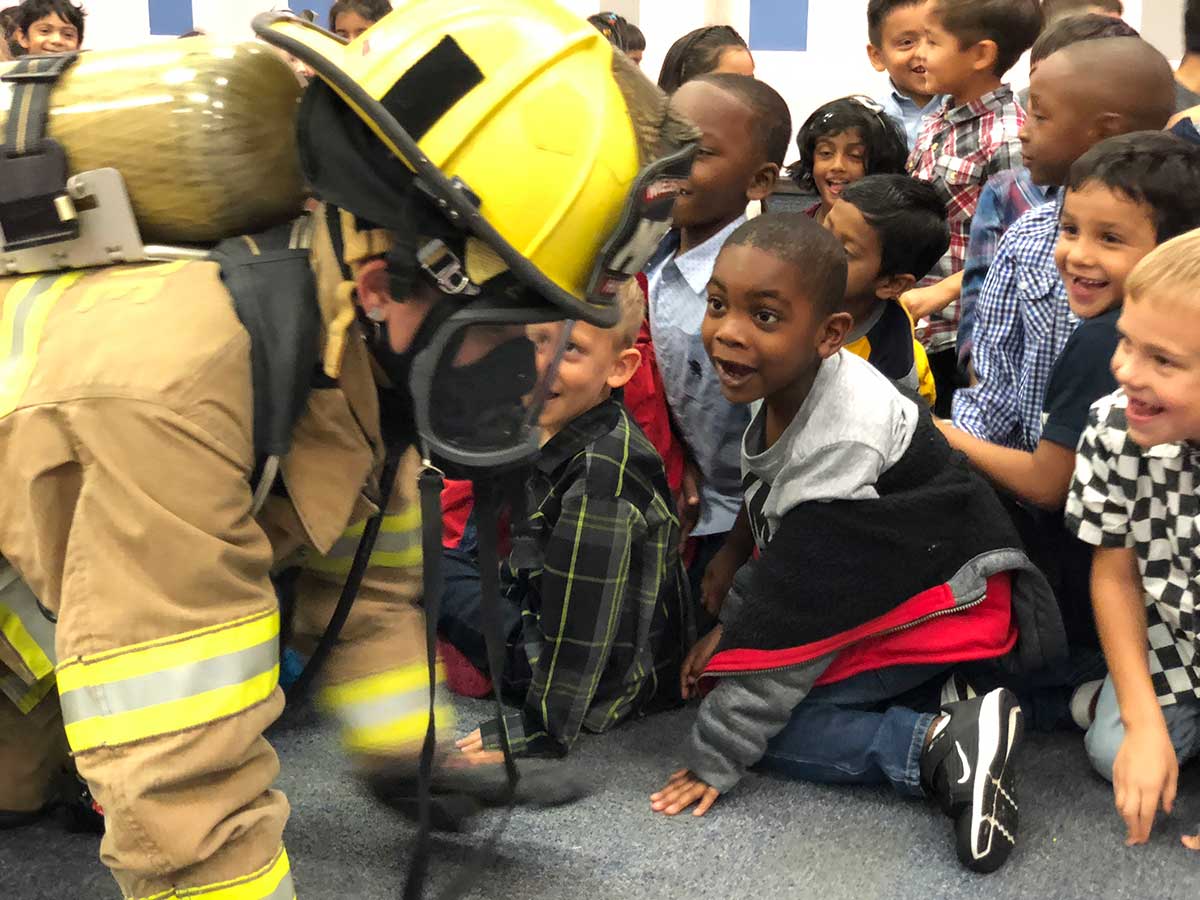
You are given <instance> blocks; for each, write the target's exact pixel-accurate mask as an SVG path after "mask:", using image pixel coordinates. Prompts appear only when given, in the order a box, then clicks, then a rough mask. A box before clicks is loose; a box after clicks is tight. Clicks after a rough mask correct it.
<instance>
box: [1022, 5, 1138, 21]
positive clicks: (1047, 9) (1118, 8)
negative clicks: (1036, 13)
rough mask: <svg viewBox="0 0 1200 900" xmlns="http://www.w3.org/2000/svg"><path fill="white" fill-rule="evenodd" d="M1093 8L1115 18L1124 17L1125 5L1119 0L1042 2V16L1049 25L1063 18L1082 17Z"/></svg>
mask: <svg viewBox="0 0 1200 900" xmlns="http://www.w3.org/2000/svg"><path fill="white" fill-rule="evenodd" d="M1093 6H1098V7H1100V8H1101V9H1103V10H1105V11H1107V12H1110V13H1112V14H1113V15H1116V16H1123V15H1125V4H1124V3H1122V2H1121V0H1042V15H1043V16H1045V18H1046V24H1047V25H1050V24H1052V23H1053V22H1056V21H1057V20H1059V19H1061V18H1063V17H1064V16H1080V15H1083V14H1084V13H1085V12H1087V11H1088V9H1089V8H1090V7H1093ZM1109 18H1111V16H1110V17H1109Z"/></svg>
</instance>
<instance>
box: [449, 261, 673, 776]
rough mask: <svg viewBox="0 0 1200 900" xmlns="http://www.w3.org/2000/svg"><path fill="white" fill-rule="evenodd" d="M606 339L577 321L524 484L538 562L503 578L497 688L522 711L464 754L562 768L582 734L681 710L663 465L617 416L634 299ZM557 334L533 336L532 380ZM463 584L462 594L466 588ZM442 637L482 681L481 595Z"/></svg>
mask: <svg viewBox="0 0 1200 900" xmlns="http://www.w3.org/2000/svg"><path fill="white" fill-rule="evenodd" d="M621 305H622V317H621V321H620V322H619V323H618V325H617V326H616V327H615V328H613V329H611V330H604V329H599V328H595V327H593V326H591V325H587V324H584V323H582V322H577V323H576V324H575V326H574V328H573V329H572V331H571V334H570V337H569V342H568V343H567V345H566V348H565V351H564V353H563V358H562V362H561V363H560V365H559V369H558V375H557V378H556V380H555V383H554V384H553V386H552V388H551V391H552V392H551V394H550V397H549V399H548V400H547V402H546V404H545V407H544V409H543V412H542V418H541V423H540V424H541V427H542V437H543V441H544V443H543V445H542V453H541V457H540V459H539V460H538V462H537V465H536V467H535V470H534V472H533V473H532V475H531V476H530V478H529V482H528V491H527V495H528V500H529V506H528V508H529V509H530V510H531V515H530V518H529V524H530V527H531V529H532V531H533V535H534V537H535V538H536V543H537V547H538V551H539V553H540V557H541V558H540V560H539V561H538V562H537V563H536V564H533V565H528V564H525V567H524V568H521V569H519V570H516V571H511V572H508V573H506V574H507V575H508V576H509V577H508V590H507V591H506V596H505V597H502V598H501V601H502V604H503V606H504V607H505V611H504V617H505V619H506V632H507V633H506V639H507V651H508V652H507V659H506V661H505V663H506V664H505V671H504V673H503V677H502V682H503V684H504V688H505V691H506V693H508V694H509V695H510V696H511V697H512V698H513V699H516V700H518V701H520V702H521V704H522V705H521V709H520V711H519V712H514V713H510V714H508V715H506V717H505V721H504V723H501V722H499V721H497V720H491V721H488V722H484V723H483V724H482V725H481V726H480V728H479V729H477V730H476V731H475V732H474V733H472V734H471V735H469V736H467V737H466V738H464V739H462V740H461V741H459V742H458V746H459V748H460V749H461V750H462V751H464V752H465V753H467V754H469V755H479V754H485V753H490V752H494V751H496V750H497V749H498V748H499V746H500V729H501V727H504V728H506V729H507V731H508V737H509V742H510V744H511V746H512V749H513V751H514V752H516V753H523V754H527V755H539V756H562V755H565V754H566V753H567V751H568V750H569V749H570V747H571V745H572V743H574V741H575V738H576V737H578V735H579V732H580V731H581V730H585V731H591V732H602V731H606V730H608V729H609V728H611V727H612V726H613V725H616V724H617V723H618V722H621V721H622V720H624V719H626V718H629V717H630V716H634V715H639V714H643V713H645V712H647V711H649V710H651V709H653V708H659V707H662V706H667V705H673V704H674V703H677V702H679V699H680V697H679V690H680V688H679V669H680V665H681V663H682V661H683V655H684V653H685V652H686V650H687V646H686V645H687V642H688V639H689V638H690V637H691V634H692V631H693V627H694V626H693V625H692V620H691V615H690V606H689V604H688V591H687V586H686V581H685V578H684V571H683V566H682V564H681V563H680V561H679V520H678V518H677V516H676V513H675V506H674V503H673V501H672V499H671V492H670V489H669V488H668V487H667V479H666V474H665V473H664V471H663V465H662V460H661V459H660V458H659V455H658V452H657V451H656V450H655V449H654V446H653V444H651V443H650V440H649V439H648V438H647V437H646V436H645V435H644V434H643V433H642V431H641V429H640V428H638V426H637V424H636V423H635V422H634V420H633V417H632V416H631V415H630V413H629V411H628V410H627V409H626V408H625V406H624V405H623V404H622V403H621V400H620V394H619V391H620V389H621V388H622V387H624V386H625V384H626V383H627V382H628V381H629V379H630V378H632V377H633V374H634V372H636V371H637V368H638V365H639V363H640V362H641V354H640V353H639V352H638V351H637V350H636V349H634V341H635V339H636V338H637V334H638V330H639V328H640V327H641V323H642V318H643V315H644V309H645V307H644V302H643V300H642V294H641V289H640V288H638V287H637V285H636V283H634V282H632V281H631V282H630V284H629V285H627V286H626V289H625V290H623V292H622V294H621ZM564 327H565V326H564V324H563V323H561V322H554V323H549V324H543V325H532V326H529V334H530V338H531V340H532V341H533V343H534V346H535V347H536V348H537V359H538V368H539V370H541V369H544V367H545V366H546V365H547V364H548V363H549V362H550V360H551V359H552V358H553V356H554V354H555V353H556V352H557V350H558V348H559V345H560V343H561V336H562V329H563V328H564ZM461 583H462V582H461V579H460V580H459V584H460V585H461ZM438 624H439V627H440V628H441V630H442V632H443V634H444V635H445V636H446V637H447V638H448V639H449V640H450V641H451V643H453V644H454V645H455V646H456V647H458V649H459V650H461V651H462V652H463V653H464V654H465V655H466V656H467V658H468V659H470V660H471V661H472V662H473V663H474V664H475V665H476V666H477V667H479V668H480V669H486V667H487V660H486V656H485V655H484V650H483V640H482V636H481V635H480V634H479V628H480V625H479V594H478V590H477V589H476V591H475V592H474V595H473V596H469V595H468V594H464V593H463V592H461V591H460V592H459V593H458V595H457V596H455V597H449V596H447V597H446V598H444V599H443V614H442V615H441V616H440V617H439V623H438Z"/></svg>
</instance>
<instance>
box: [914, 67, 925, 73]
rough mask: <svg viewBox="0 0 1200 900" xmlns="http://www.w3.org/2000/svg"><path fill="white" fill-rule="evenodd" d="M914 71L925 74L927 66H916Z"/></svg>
mask: <svg viewBox="0 0 1200 900" xmlns="http://www.w3.org/2000/svg"><path fill="white" fill-rule="evenodd" d="M912 73H913V74H914V75H924V74H925V67H924V66H915V67H913V69H912Z"/></svg>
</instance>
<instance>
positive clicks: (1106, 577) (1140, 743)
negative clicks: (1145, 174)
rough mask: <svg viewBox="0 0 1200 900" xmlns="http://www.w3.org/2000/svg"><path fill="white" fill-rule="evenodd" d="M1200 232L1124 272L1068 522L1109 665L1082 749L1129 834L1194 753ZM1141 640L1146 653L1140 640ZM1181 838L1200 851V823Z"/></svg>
mask: <svg viewBox="0 0 1200 900" xmlns="http://www.w3.org/2000/svg"><path fill="white" fill-rule="evenodd" d="M1197 296H1200V231H1191V232H1188V233H1187V234H1185V235H1183V236H1182V237H1179V238H1176V239H1174V240H1172V241H1168V242H1167V243H1165V244H1163V245H1162V246H1160V247H1159V248H1158V249H1157V250H1155V251H1154V252H1153V253H1151V254H1150V255H1149V256H1147V257H1146V258H1145V259H1144V260H1143V261H1142V262H1141V263H1140V264H1139V265H1138V267H1137V268H1136V269H1134V271H1133V273H1132V274H1131V275H1130V277H1129V279H1128V280H1127V281H1126V298H1125V305H1124V307H1123V309H1122V312H1121V318H1120V320H1119V322H1118V330H1119V331H1120V333H1121V340H1120V344H1119V345H1118V347H1117V352H1116V355H1115V356H1114V357H1113V374H1114V375H1116V378H1117V383H1118V384H1119V385H1120V388H1119V389H1118V390H1117V391H1116V392H1115V393H1113V394H1111V395H1110V396H1108V397H1105V398H1104V399H1102V400H1100V401H1099V402H1098V403H1096V405H1095V406H1093V407H1092V411H1091V417H1090V421H1089V424H1088V427H1087V430H1086V431H1085V432H1084V434H1083V438H1082V439H1081V441H1080V446H1079V455H1078V458H1077V460H1076V467H1075V476H1074V479H1073V480H1072V483H1071V491H1070V496H1069V497H1068V501H1067V525H1068V528H1070V529H1071V530H1072V531H1074V532H1075V533H1076V534H1078V535H1079V537H1080V538H1081V539H1082V540H1083V541H1085V542H1087V543H1089V544H1093V545H1095V547H1096V551H1095V557H1094V559H1093V563H1092V599H1093V605H1094V607H1095V612H1096V624H1097V626H1098V628H1099V631H1100V639H1101V643H1102V645H1103V647H1104V655H1105V658H1106V660H1107V662H1108V668H1109V675H1108V678H1106V679H1105V681H1104V682H1103V686H1102V687H1101V688H1100V690H1099V692H1098V695H1097V696H1095V698H1094V699H1093V700H1092V701H1091V707H1092V710H1091V715H1092V717H1093V720H1092V723H1091V726H1090V728H1089V730H1088V734H1087V742H1086V743H1087V750H1088V756H1089V757H1091V760H1092V764H1093V765H1094V766H1095V767H1096V769H1097V771H1099V772H1100V774H1102V775H1104V776H1105V777H1106V778H1111V779H1112V782H1113V788H1114V792H1115V796H1116V805H1117V809H1118V811H1119V812H1120V814H1121V816H1122V818H1123V819H1124V820H1125V824H1126V826H1127V828H1128V839H1127V841H1126V843H1128V844H1141V843H1144V842H1145V841H1146V840H1147V839H1148V838H1149V836H1150V830H1151V827H1152V826H1153V824H1154V816H1155V813H1156V812H1157V811H1158V809H1159V808H1160V807H1161V808H1162V809H1163V810H1164V811H1166V812H1170V811H1171V808H1172V806H1173V805H1174V802H1175V790H1176V785H1177V782H1178V776H1179V765H1180V763H1181V762H1184V761H1186V760H1188V759H1190V758H1192V757H1194V756H1196V755H1197V753H1200V656H1198V655H1197V649H1198V646H1200V634H1198V631H1200V613H1198V606H1200V300H1197ZM1147 651H1148V652H1147ZM1183 840H1184V844H1185V845H1186V846H1188V847H1190V848H1191V849H1193V850H1200V836H1196V837H1185V838H1184V839H1183Z"/></svg>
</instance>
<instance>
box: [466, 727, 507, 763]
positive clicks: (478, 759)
mask: <svg viewBox="0 0 1200 900" xmlns="http://www.w3.org/2000/svg"><path fill="white" fill-rule="evenodd" d="M454 746H456V747H457V748H458V749H459V753H460V756H459V759H460V760H462V761H463V762H464V763H466V764H467V765H471V766H491V765H499V764H500V763H502V762H504V752H503V751H501V750H484V749H483V733H482V732H481V731H480V730H479V729H478V728H476V729H475V730H474V731H472V732H471V733H470V734H468V735H467V736H466V737H465V738H459V739H458V740H457V741H455V742H454Z"/></svg>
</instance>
